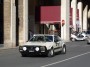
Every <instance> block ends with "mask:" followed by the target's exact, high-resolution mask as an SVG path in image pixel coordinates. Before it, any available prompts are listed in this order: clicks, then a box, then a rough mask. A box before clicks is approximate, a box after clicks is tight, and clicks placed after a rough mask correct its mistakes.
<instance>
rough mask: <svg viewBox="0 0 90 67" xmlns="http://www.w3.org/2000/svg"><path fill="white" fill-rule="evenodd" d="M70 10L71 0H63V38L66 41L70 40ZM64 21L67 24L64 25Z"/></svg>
mask: <svg viewBox="0 0 90 67" xmlns="http://www.w3.org/2000/svg"><path fill="white" fill-rule="evenodd" d="M69 10H70V0H61V38H62V39H64V40H65V41H67V42H68V41H69V40H70V37H69V35H70V34H69V14H70V13H69ZM62 22H64V23H65V24H64V25H62Z"/></svg>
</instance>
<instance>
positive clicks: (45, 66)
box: [41, 52, 90, 67]
mask: <svg viewBox="0 0 90 67" xmlns="http://www.w3.org/2000/svg"><path fill="white" fill-rule="evenodd" d="M86 54H90V52H87V53H84V54H80V55H77V56H74V57H71V58H68V59H65V60H62V61H57V62H54V63H51V64H47V65H44V66H41V67H48V66H52V65H55V64H58V63H62V62H65V61H68V60H71V59H74V58H77V57H80V56H83V55H86Z"/></svg>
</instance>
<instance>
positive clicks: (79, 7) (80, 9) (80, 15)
mask: <svg viewBox="0 0 90 67" xmlns="http://www.w3.org/2000/svg"><path fill="white" fill-rule="evenodd" d="M78 9H79V22H80V23H79V24H80V31H81V32H82V30H83V29H82V26H83V22H82V16H83V13H82V10H83V4H82V2H78Z"/></svg>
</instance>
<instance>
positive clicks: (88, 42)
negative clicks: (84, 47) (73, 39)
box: [87, 36, 90, 44]
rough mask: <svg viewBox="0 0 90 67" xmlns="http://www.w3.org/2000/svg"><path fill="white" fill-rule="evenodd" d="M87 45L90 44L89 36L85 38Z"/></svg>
mask: <svg viewBox="0 0 90 67" xmlns="http://www.w3.org/2000/svg"><path fill="white" fill-rule="evenodd" d="M87 44H90V36H88V37H87Z"/></svg>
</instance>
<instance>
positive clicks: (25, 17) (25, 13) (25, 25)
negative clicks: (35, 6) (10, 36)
mask: <svg viewBox="0 0 90 67" xmlns="http://www.w3.org/2000/svg"><path fill="white" fill-rule="evenodd" d="M23 40H24V42H26V41H27V40H28V0H23Z"/></svg>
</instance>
